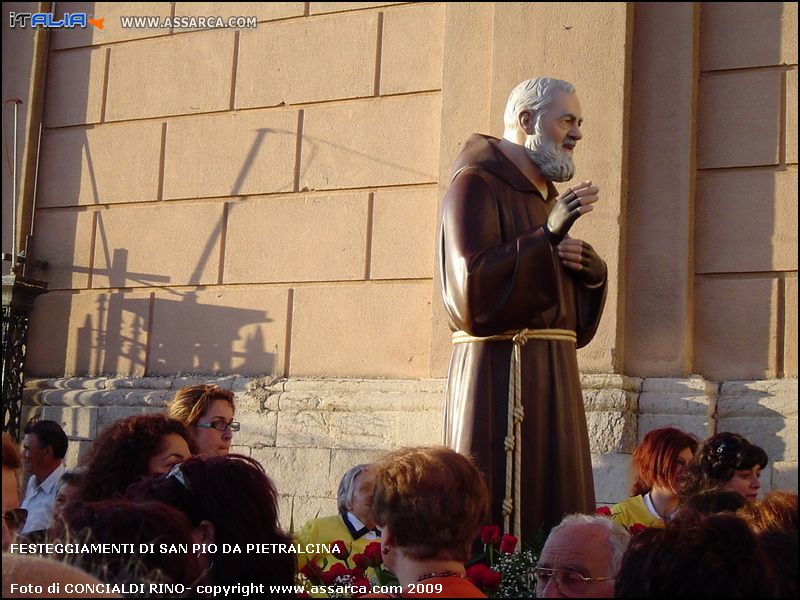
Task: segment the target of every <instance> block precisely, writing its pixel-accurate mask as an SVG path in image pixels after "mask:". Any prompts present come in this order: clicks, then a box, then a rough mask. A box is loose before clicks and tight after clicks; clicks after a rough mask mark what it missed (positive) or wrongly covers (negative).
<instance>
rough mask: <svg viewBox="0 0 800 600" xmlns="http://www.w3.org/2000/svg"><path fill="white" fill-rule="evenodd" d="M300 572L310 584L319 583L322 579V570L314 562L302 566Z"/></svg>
mask: <svg viewBox="0 0 800 600" xmlns="http://www.w3.org/2000/svg"><path fill="white" fill-rule="evenodd" d="M300 572H301V573H302V574H303V575H305V576H306V577H307V578H308V580H309V581H311V582H312V583H319V581H320V580H321V579H322V569H321V568H320V566H319V565H318V564H317V562H316V561H314V560H312V561H309V562H307V563H306V564H305V565H303V567H302V568H301V569H300Z"/></svg>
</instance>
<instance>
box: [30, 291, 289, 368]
mask: <svg viewBox="0 0 800 600" xmlns="http://www.w3.org/2000/svg"><path fill="white" fill-rule="evenodd" d="M170 293H172V294H174V295H175V297H176V298H175V299H174V300H173V299H166V298H155V297H154V294H148V293H145V294H135V293H125V292H112V293H109V294H100V295H98V296H94V297H93V304H94V307H92V308H89V307H87V309H88V310H87V311H84V312H85V314H84V316H83V322H82V324H81V325H80V326H79V327H77V329H76V330H74V331H70V332H69V335H71V336H73V335H74V339H75V342H74V343H75V349H76V350H75V363H74V369H70V370H74V372H75V373H79V374H89V375H101V374H133V375H150V374H153V375H161V374H176V373H183V374H187V373H239V374H242V375H260V374H264V373H273V372H275V365H276V357H275V354H274V353H271V352H267V351H266V345H267V342H268V340H267V339H266V337H265V335H264V332H263V330H262V328H261V325H263V324H265V323H270V322H271V321H272V319H270V318H269V317H268V315H267V312H266V311H262V310H246V309H238V308H231V307H226V306H216V305H213V304H204V303H203V302H201V301H199V300H198V294H197V293H196V292H178V291H173V290H170ZM152 315H159V316H160V320H158V327H159V336H158V337H157V339H156V341H155V342H153V339H154V337H153V333H152V332H153V324H154V321H153V319H152ZM151 344H152V347H151ZM65 350H66V349H65ZM64 354H65V355H64V359H65V360H64V361H61V362H60V363H58V362H55V363H51V364H54V365H63V364H64V363H65V362H66V361H67V360H69V357H68V356H66V351H64ZM34 374H35V375H55V376H58V375H63V373H61V372H51V373H34Z"/></svg>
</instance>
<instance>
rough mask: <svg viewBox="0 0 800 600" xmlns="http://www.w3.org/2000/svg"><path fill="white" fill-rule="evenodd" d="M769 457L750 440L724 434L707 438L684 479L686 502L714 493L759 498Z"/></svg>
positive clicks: (728, 433) (752, 498) (749, 499)
mask: <svg viewBox="0 0 800 600" xmlns="http://www.w3.org/2000/svg"><path fill="white" fill-rule="evenodd" d="M768 460H769V459H768V458H767V453H766V452H764V450H762V449H761V448H759V447H758V446H756V445H755V444H753V443H752V442H750V440H748V439H747V438H745V437H743V436H741V435H738V434H736V433H731V432H729V431H724V432H722V433H718V434H717V435H713V436H711V437H710V438H708V439H707V440H706V441H705V442H703V445H702V446H701V447H700V448H699V449H698V451H697V454H695V456H694V459H693V460H692V462H691V463H689V466H688V467H687V468H686V471H685V472H684V474H683V477H682V484H683V490H682V492H683V499H684V501H685V500H687V499H689V498H690V497H692V496H694V495H695V494H698V493H700V492H703V491H705V490H712V489H724V490H733V491H734V492H739V493H740V494H741V495H742V496H744V497H745V498H746V499H747V500H748V501H752V500H755V499H756V498H757V497H758V490H759V489H760V488H761V481H760V478H761V470H762V469H763V468H764V467H766V466H767V462H768Z"/></svg>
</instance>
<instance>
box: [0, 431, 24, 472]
mask: <svg viewBox="0 0 800 600" xmlns="http://www.w3.org/2000/svg"><path fill="white" fill-rule="evenodd" d="M19 464H20V462H19V449H18V448H17V445H16V444H15V443H14V440H12V439H11V436H10V435H9V434H7V433H4V434H3V468H4V469H11V470H14V471H16V470H17V469H19Z"/></svg>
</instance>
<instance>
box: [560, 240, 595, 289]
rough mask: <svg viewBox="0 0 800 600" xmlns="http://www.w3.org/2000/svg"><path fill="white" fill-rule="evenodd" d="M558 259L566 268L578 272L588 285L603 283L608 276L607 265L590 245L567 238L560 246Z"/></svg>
mask: <svg viewBox="0 0 800 600" xmlns="http://www.w3.org/2000/svg"><path fill="white" fill-rule="evenodd" d="M558 257H559V258H560V259H561V264H562V265H564V268H566V269H570V270H572V271H577V272H578V275H580V278H581V279H582V280H583V282H584V283H586V284H587V285H596V284H598V283H601V282H602V281H603V279H605V276H606V264H605V263H604V262H603V259H601V258H600V257H599V256H598V254H597V252H595V251H594V248H592V247H591V246H590V245H589V244H587V243H586V242H584V241H583V240H579V239H578V238H571V237H569V236H567V237H566V238H564V241H563V242H561V243H560V244H559V245H558Z"/></svg>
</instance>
